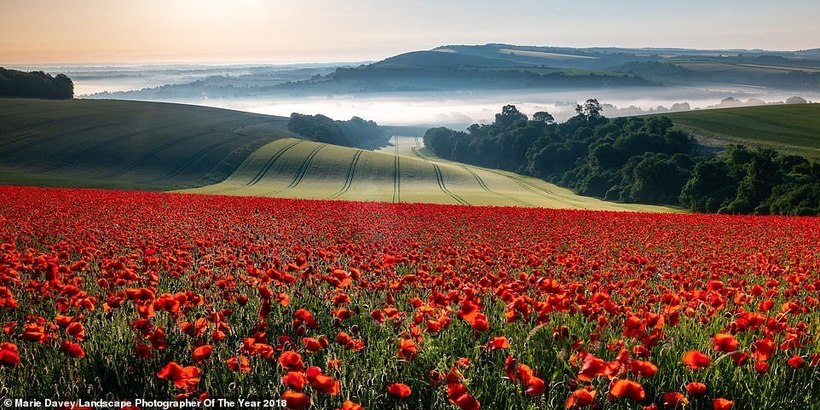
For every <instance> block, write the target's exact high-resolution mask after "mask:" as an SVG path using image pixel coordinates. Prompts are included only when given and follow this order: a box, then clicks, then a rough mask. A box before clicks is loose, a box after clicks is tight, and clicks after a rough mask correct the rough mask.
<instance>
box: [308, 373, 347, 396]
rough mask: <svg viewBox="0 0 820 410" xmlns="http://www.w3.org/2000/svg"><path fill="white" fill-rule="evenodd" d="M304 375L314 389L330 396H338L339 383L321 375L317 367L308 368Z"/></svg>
mask: <svg viewBox="0 0 820 410" xmlns="http://www.w3.org/2000/svg"><path fill="white" fill-rule="evenodd" d="M305 375H306V377H307V380H308V382H310V385H311V386H312V387H313V388H314V389H316V390H319V391H320V392H322V393H327V394H330V395H332V396H335V395H337V394H339V381H338V380H333V378H332V377H330V376H328V375H326V374H324V373H322V369H320V368H318V367H317V366H311V367H309V368H308V369H307V372H306V373H305Z"/></svg>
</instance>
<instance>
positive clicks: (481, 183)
mask: <svg viewBox="0 0 820 410" xmlns="http://www.w3.org/2000/svg"><path fill="white" fill-rule="evenodd" d="M413 138H414V140H415V142H416V146H415V147H413V148H411V150H412V151H413V154H414V155H415V156H417V157H419V158H421V159H422V160H424V162H427V163H429V164H432V163H433V162H432V161H430V158H428V157H427V156H425V155H422V154H421V153H420V152H419V149H420V148H421V143H420V142H419V137H413ZM458 165H459V166H460V167H461V168H463V169H464V170H465V171H467V173H468V174H470V175H472V176H473V178H475V180H476V182H477V183H478V186H480V187H481V189H483V190H484V191H485V192H488V193H491V194H493V195H498V196H500V197H503V198H507V199H509V200H511V201H513V202H516V203H518V204H519V205H521V206H533V205H532V204H529V203H527V202H524V201H522V200H520V199H518V198H513V197H507V196H504V195H502V194H499V193H498V192H495V191H493V190H492V189H490V187H488V186H487V184H486V183H485V182H484V179H483V178H481V176H480V175H478V174H477V173H476V172H475V171H473V170H471V169H470V168H469V167H468V166H466V165H464V164H458ZM440 172H441V171H440V170H437V172H436V178H438V174H439V173H440ZM442 183H443V180H442ZM439 187H441V184H439ZM445 192H447V193H448V194H449V195H450V196H452V195H453V194H452V193H451V192H450V191H445ZM454 199H455V198H454ZM461 199H462V200H464V199H463V198H461ZM456 200H457V201H458V199H456ZM465 202H466V201H465ZM464 205H469V204H464Z"/></svg>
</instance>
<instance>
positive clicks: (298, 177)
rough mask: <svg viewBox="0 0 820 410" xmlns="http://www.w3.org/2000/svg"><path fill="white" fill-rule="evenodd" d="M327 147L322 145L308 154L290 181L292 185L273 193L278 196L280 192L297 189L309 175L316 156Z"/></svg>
mask: <svg viewBox="0 0 820 410" xmlns="http://www.w3.org/2000/svg"><path fill="white" fill-rule="evenodd" d="M326 146H327V144H322V145H319V146H318V147H316V148H314V149H313V151H310V153H309V154H307V156H305V158H304V159H303V160H302V162H301V163H300V164H299V167H298V168H297V169H296V175H294V177H293V181H290V184H288V186H286V187H284V188H282V189H279V190H277V191H274V192H273V193H274V194H278V193H279V192H282V191H287V190H289V189H293V188H296V186H297V185H299V183H300V182H302V179H303V178H304V177H305V174H306V173H307V170H308V167H310V163H311V162H313V158H315V157H316V154H318V153H319V151H321V150H322V148H324V147H326Z"/></svg>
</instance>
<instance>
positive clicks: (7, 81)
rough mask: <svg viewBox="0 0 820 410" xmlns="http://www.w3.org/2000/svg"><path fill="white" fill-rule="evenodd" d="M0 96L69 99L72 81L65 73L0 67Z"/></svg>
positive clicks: (72, 92) (71, 94) (71, 92)
mask: <svg viewBox="0 0 820 410" xmlns="http://www.w3.org/2000/svg"><path fill="white" fill-rule="evenodd" d="M0 97H22V98H43V99H49V100H70V99H72V98H74V82H72V81H71V79H70V78H68V76H66V75H65V74H57V75H56V76H52V75H51V74H47V73H45V72H42V71H32V72H25V71H18V70H9V69H5V68H3V67H0Z"/></svg>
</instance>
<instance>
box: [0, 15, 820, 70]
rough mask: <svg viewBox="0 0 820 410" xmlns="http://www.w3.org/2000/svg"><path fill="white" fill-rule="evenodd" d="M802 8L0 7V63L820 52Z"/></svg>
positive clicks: (814, 27) (811, 20) (819, 30)
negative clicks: (520, 52) (504, 46)
mask: <svg viewBox="0 0 820 410" xmlns="http://www.w3.org/2000/svg"><path fill="white" fill-rule="evenodd" d="M818 16H820V2H818V1H816V0H796V1H789V2H769V1H759V0H721V1H712V0H709V1H705V0H689V1H674V2H672V1H665V0H628V1H617V0H588V1H584V2H577V1H571V0H520V1H514V0H505V1H500V0H498V1H484V0H404V1H394V0H345V1H339V0H312V1H302V2H300V1H279V0H229V1H221V0H76V1H65V0H0V64H32V63H98V62H110V63H152V62H310V61H316V62H328V61H362V60H375V59H381V58H385V57H388V56H390V55H394V54H398V53H401V52H405V51H412V50H420V49H430V48H433V47H436V46H439V45H444V44H484V43H489V42H497V43H510V44H518V45H541V46H547V45H548V46H569V47H591V46H601V47H604V46H620V47H687V48H708V49H716V48H762V49H772V50H799V49H808V48H817V47H820V24H817V18H818Z"/></svg>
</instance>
